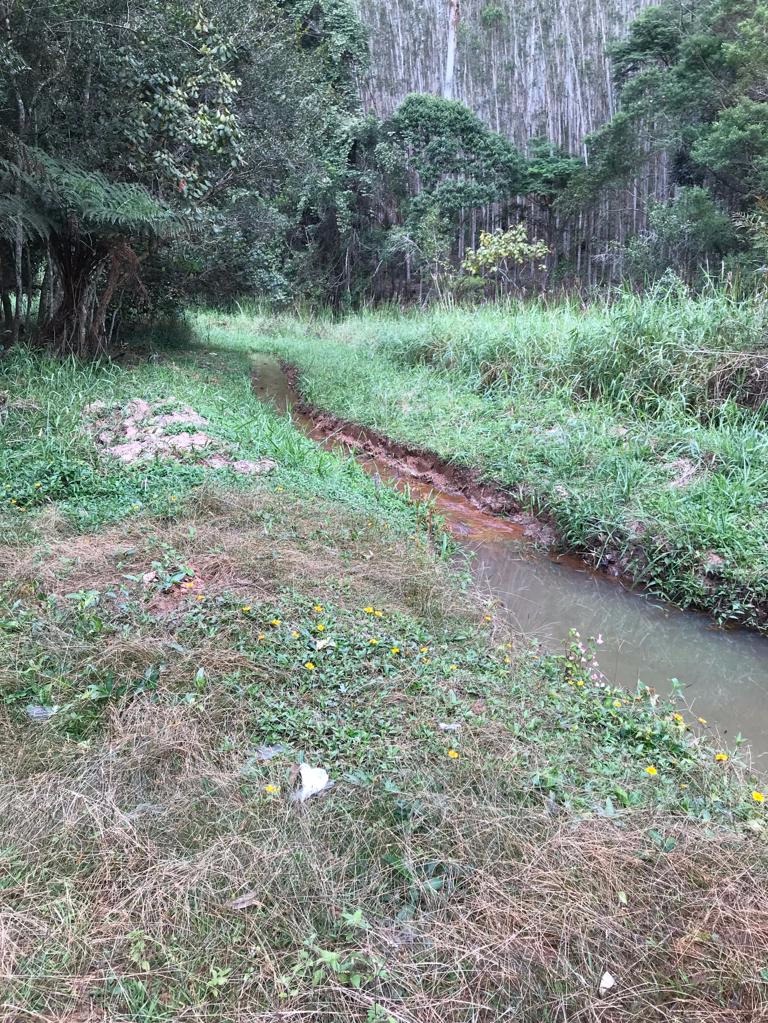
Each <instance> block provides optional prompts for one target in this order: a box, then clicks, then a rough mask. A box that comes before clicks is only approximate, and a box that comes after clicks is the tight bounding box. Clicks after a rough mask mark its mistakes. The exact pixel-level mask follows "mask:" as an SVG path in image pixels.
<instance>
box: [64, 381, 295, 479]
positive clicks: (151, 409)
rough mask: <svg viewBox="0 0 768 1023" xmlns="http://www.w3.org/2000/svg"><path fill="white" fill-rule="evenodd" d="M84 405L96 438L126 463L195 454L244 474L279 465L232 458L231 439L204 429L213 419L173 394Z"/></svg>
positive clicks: (211, 464) (205, 462) (107, 451)
mask: <svg viewBox="0 0 768 1023" xmlns="http://www.w3.org/2000/svg"><path fill="white" fill-rule="evenodd" d="M84 411H85V414H86V416H87V418H88V424H89V425H88V429H89V432H90V433H91V434H92V436H93V438H94V440H95V442H96V444H97V445H98V446H99V447H100V448H101V449H102V450H103V451H104V453H105V454H107V455H110V456H112V457H113V458H116V459H118V460H119V461H120V462H123V463H124V464H125V465H131V464H133V463H135V462H144V461H149V460H151V459H155V458H160V459H165V458H175V459H177V460H179V461H180V460H182V459H184V460H189V459H192V460H193V461H197V462H199V463H200V464H202V465H204V466H207V467H208V468H209V469H231V470H232V471H233V472H237V473H240V474H241V475H244V476H258V475H262V474H264V473H268V472H271V471H272V470H273V469H274V468H275V467H276V465H277V463H276V462H275V461H274V460H273V459H271V458H259V459H258V460H256V461H251V460H249V459H243V458H233V457H232V453H231V450H230V448H229V446H228V445H227V444H225V443H224V442H223V441H222V440H221V439H219V438H217V437H214V436H212V435H211V434H210V433H206V432H205V429H204V428H205V427H207V426H209V425H210V423H209V421H208V420H207V419H206V418H205V417H204V416H201V415H200V413H199V412H197V411H195V409H193V408H191V407H190V406H189V405H182V404H179V403H178V402H176V400H175V399H174V398H166V399H163V400H160V401H154V402H148V401H145V400H144V399H143V398H134V399H132V400H131V401H129V402H127V403H126V404H125V405H123V406H122V407H117V408H115V407H110V406H108V405H107V404H105V403H104V402H102V401H95V402H93V403H92V404H91V405H88V406H87V407H86V408H85V410H84ZM204 453H205V457H202V455H203V454H204Z"/></svg>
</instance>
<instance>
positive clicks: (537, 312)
mask: <svg viewBox="0 0 768 1023" xmlns="http://www.w3.org/2000/svg"><path fill="white" fill-rule="evenodd" d="M766 309H767V307H766V303H765V300H764V298H763V297H761V296H758V295H755V296H753V297H751V298H748V299H744V300H737V299H735V298H733V297H730V296H729V295H728V294H726V293H724V292H722V291H714V292H712V293H711V294H709V295H704V296H698V297H693V296H690V295H681V294H679V293H675V294H671V293H669V292H657V293H656V294H655V295H652V296H647V297H645V298H641V297H637V296H633V295H627V296H625V297H624V298H622V299H620V300H619V301H617V302H613V303H610V304H609V303H607V302H606V303H595V304H593V305H591V306H590V307H588V308H587V307H584V306H582V305H581V304H580V303H578V302H562V303H555V304H552V305H546V304H540V303H534V304H530V303H529V304H520V305H516V304H507V305H505V306H499V307H493V306H491V307H483V308H480V309H465V310H462V309H450V310H446V309H433V310H431V311H427V312H426V313H424V312H422V313H412V314H408V313H406V314H403V313H397V312H380V313H366V314H360V315H357V316H352V317H348V318H346V319H343V320H341V321H328V320H322V319H320V320H316V321H298V320H292V319H291V318H290V317H286V318H283V319H279V318H278V319H273V318H272V319H271V318H266V319H264V318H260V317H259V316H258V315H256V316H249V315H246V314H243V315H241V316H239V317H234V318H232V319H228V320H227V321H226V324H227V325H226V332H227V333H228V335H229V336H230V337H232V336H234V337H235V338H239V343H241V344H243V345H246V346H250V347H254V344H255V339H258V345H257V347H260V348H262V349H263V350H265V351H271V352H272V353H274V354H276V355H277V356H278V357H280V358H281V359H283V360H284V361H285V362H286V363H289V364H291V365H292V366H294V367H295V369H296V373H297V380H298V382H299V386H300V389H301V396H302V400H303V401H305V402H306V403H307V404H308V405H310V406H312V407H313V408H314V409H315V410H319V411H321V412H322V413H324V414H326V415H329V416H333V417H335V418H336V419H337V420H339V421H341V422H343V423H345V424H350V425H352V424H354V426H356V427H358V428H363V429H364V430H366V431H369V434H368V436H369V440H370V441H371V442H375V443H377V444H379V445H382V444H386V445H389V446H391V447H393V449H394V450H396V451H398V452H400V453H402V454H403V455H405V456H406V457H408V458H411V459H413V458H419V457H420V458H422V459H423V460H424V461H423V464H424V466H425V468H427V470H428V471H438V470H439V471H440V473H441V474H442V475H443V476H445V475H446V473H447V474H448V475H451V476H452V478H453V479H454V480H455V481H456V482H457V483H458V485H459V486H461V487H463V488H467V487H469V488H470V489H472V490H474V492H475V494H476V495H477V497H478V499H479V500H487V501H489V502H490V503H491V504H495V506H496V507H497V509H499V510H502V511H510V510H516V511H520V510H522V511H525V512H529V513H533V514H535V515H536V516H537V517H539V518H540V519H541V520H542V521H543V522H544V523H546V524H547V526H548V527H549V528H550V529H551V530H552V531H553V532H554V534H555V536H556V538H557V542H558V544H559V547H560V549H561V550H565V551H569V552H575V553H578V554H580V555H582V556H584V557H585V558H587V559H588V560H589V561H590V562H591V563H592V564H594V565H596V566H599V567H601V568H603V569H604V570H607V571H608V572H609V573H611V574H614V575H617V576H621V577H622V578H624V579H626V580H628V581H631V582H632V583H634V584H638V585H641V586H643V587H645V588H646V589H647V590H648V591H649V592H651V593H653V594H655V595H657V596H659V597H661V598H663V599H665V600H668V601H670V602H672V603H675V604H677V605H679V606H681V607H689V608H698V609H701V610H704V611H706V612H707V613H709V614H711V615H712V616H713V617H715V618H716V619H717V620H718V621H720V622H721V623H724V624H730V625H734V624H739V625H746V626H748V627H751V628H756V629H758V630H761V631H765V629H766V626H767V625H768V514H766V509H768V434H767V433H766V409H767V408H768V406H767V405H766V398H767V397H768V346H767V345H766V321H767V319H768V313H767V312H766ZM202 322H203V325H204V327H205V329H206V330H208V331H209V336H210V337H211V338H212V339H213V338H215V336H216V333H217V331H220V330H221V328H220V327H217V326H216V320H215V318H207V319H206V318H204V319H203V321H202ZM430 466H431V469H430Z"/></svg>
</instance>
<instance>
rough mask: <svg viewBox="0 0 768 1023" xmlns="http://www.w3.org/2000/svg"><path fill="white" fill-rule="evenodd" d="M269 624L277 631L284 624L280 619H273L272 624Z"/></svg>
mask: <svg viewBox="0 0 768 1023" xmlns="http://www.w3.org/2000/svg"><path fill="white" fill-rule="evenodd" d="M269 624H270V625H271V626H272V627H273V628H275V629H277V628H279V626H281V625H282V624H283V623H282V622H281V621H280V619H279V618H273V619H272V621H271V622H270V623H269Z"/></svg>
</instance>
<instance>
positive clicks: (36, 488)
mask: <svg viewBox="0 0 768 1023" xmlns="http://www.w3.org/2000/svg"><path fill="white" fill-rule="evenodd" d="M42 485H43V484H42V483H35V490H39V489H40V487H42Z"/></svg>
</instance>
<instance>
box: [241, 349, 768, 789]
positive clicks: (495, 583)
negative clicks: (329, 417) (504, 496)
mask: <svg viewBox="0 0 768 1023" xmlns="http://www.w3.org/2000/svg"><path fill="white" fill-rule="evenodd" d="M254 369H255V373H254V389H255V391H256V394H257V396H258V397H259V399H260V400H262V401H265V402H269V403H270V404H272V405H273V406H275V408H277V409H278V410H279V411H281V412H286V413H287V414H290V415H291V416H292V418H293V421H294V422H295V424H296V425H297V426H298V427H299V428H300V429H301V430H302V431H303V432H304V433H306V434H307V435H308V436H309V437H311V438H312V439H313V440H315V441H317V442H318V443H322V444H324V445H326V446H330V447H333V446H334V441H333V437H332V436H331V437H329V436H328V435H327V433H325V432H323V431H322V430H319V429H318V428H317V427H316V425H315V423H314V422H313V421H312V419H311V418H309V417H307V416H304V415H301V414H298V413H297V412H296V411H295V410H294V409H293V406H294V404H295V403H296V398H297V396H296V395H295V393H294V392H293V390H292V388H291V386H290V384H289V382H288V380H287V379H286V377H285V374H284V373H283V372H282V370H281V368H280V366H279V365H278V363H277V361H276V360H274V359H273V358H271V357H267V356H257V357H256V358H255V360H254ZM346 450H349V449H346ZM349 453H350V454H352V455H353V456H354V457H355V458H357V459H358V461H359V462H360V464H361V465H362V466H363V468H364V469H366V471H368V472H371V473H377V474H378V475H379V476H380V477H381V478H382V479H385V480H387V481H389V482H391V483H392V484H393V485H395V486H398V487H405V486H407V487H408V488H409V491H410V494H411V496H412V497H413V498H414V499H417V500H418V499H428V498H429V499H431V500H433V501H434V502H435V503H436V505H437V508H438V510H439V512H440V513H441V514H442V515H443V516H444V518H445V520H446V523H447V525H448V528H449V529H450V530H451V532H452V533H453V534H454V536H455V537H456V538H457V539H458V540H459V541H460V542H461V544H462V545H463V546H465V547H466V548H468V549H469V550H471V551H472V552H473V555H474V557H473V558H472V572H473V575H474V578H475V582H476V584H477V585H478V586H479V587H480V588H481V589H482V590H485V591H486V592H487V593H488V594H489V595H492V596H493V597H495V598H496V599H497V600H498V601H499V602H500V604H501V606H502V608H503V613H504V614H505V615H506V616H507V618H508V619H509V621H510V622H511V624H512V625H513V626H514V627H515V629H516V630H517V631H518V632H519V633H521V634H522V635H524V636H526V637H528V638H530V639H531V641H533V642H537V643H539V644H541V646H542V647H543V648H544V649H546V650H553V651H554V650H562V649H563V646H564V643H565V640H566V637H567V635H568V631H569V629H572V628H574V629H578V631H579V632H580V633H581V635H582V637H588V636H595V637H596V636H598V635H599V636H601V637H602V640H603V643H602V645H601V646H600V649H599V658H600V664H601V667H602V669H603V671H604V672H605V674H606V675H607V676H608V677H609V678H610V679H611V680H612V681H613V682H615V683H616V684H618V685H623V686H626V687H627V688H630V689H633V688H634V687H635V685H636V683H637V682H638V681H642V682H644V683H645V684H646V685H649V686H654V687H655V688H656V689H658V690H659V691H660V692H663V693H668V692H670V691H671V689H672V682H671V680H672V679H677V680H679V682H680V683H682V685H683V686H684V699H685V701H686V703H687V704H688V705H689V706H690V708H691V710H692V711H693V713H694V714H695V715H696V716H698V717H702V718H705V719H706V720H707V722H708V723H709V726H710V727H712V728H713V729H715V730H716V731H717V732H719V733H720V734H721V735H723V736H724V737H725V739H727V740H728V741H729V742H730V743H732V742H733V740H734V739H735V738H736V736H737V735H739V734H741V735H742V736H744V738H745V739H746V740H747V741H748V742H749V744H750V746H751V749H752V755H753V758H754V764H755V766H756V767H757V768H758V769H765V767H766V764H768V639H766V638H765V637H762V636H759V635H757V634H756V633H751V632H747V631H743V630H731V631H728V630H723V629H718V628H717V627H716V626H715V625H714V624H713V623H712V622H711V621H710V619H709V618H707V617H706V616H705V615H700V614H696V613H693V612H686V611H680V610H678V609H676V608H673V607H669V606H667V605H664V604H661V603H659V602H657V601H654V600H653V599H652V598H650V597H648V596H646V595H644V594H642V593H636V592H632V591H631V590H628V589H627V588H626V587H625V586H623V585H621V584H620V583H619V582H617V581H615V580H612V579H609V578H607V577H606V576H604V575H601V574H599V573H595V572H593V571H591V570H590V569H589V568H588V567H587V566H586V565H584V564H583V563H582V562H580V561H579V560H578V559H576V558H553V557H550V556H549V555H548V554H547V553H546V552H545V551H542V550H540V549H538V548H536V547H535V546H534V545H533V544H532V543H531V541H530V540H529V539H527V538H526V536H525V532H524V529H523V527H521V526H520V525H518V524H517V523H514V522H510V521H507V520H505V519H503V518H500V517H497V516H494V515H491V514H488V513H486V512H482V511H478V510H477V509H476V508H475V507H474V506H473V505H472V504H471V503H470V501H469V500H467V499H465V498H463V497H462V496H461V495H457V494H451V493H446V492H443V491H440V490H436V489H435V488H434V487H432V486H430V485H428V484H425V483H423V482H421V481H419V480H415V479H414V478H413V477H412V476H411V475H410V474H409V472H408V469H407V467H402V468H398V467H396V466H393V465H392V464H391V463H389V462H387V463H382V462H381V461H378V460H376V459H373V458H370V457H368V456H367V455H366V454H364V453H363V454H361V453H358V452H354V451H352V452H349Z"/></svg>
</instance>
